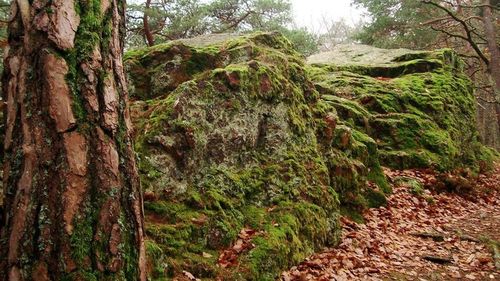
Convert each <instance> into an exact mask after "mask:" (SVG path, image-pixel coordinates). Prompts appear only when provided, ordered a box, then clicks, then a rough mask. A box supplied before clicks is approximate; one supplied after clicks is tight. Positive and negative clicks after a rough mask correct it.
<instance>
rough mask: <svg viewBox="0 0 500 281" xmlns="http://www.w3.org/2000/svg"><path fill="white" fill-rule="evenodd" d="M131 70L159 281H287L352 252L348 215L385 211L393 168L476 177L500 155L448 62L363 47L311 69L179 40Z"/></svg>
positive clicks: (260, 50)
mask: <svg viewBox="0 0 500 281" xmlns="http://www.w3.org/2000/svg"><path fill="white" fill-rule="evenodd" d="M365 58H366V59H365ZM125 63H126V65H127V69H128V73H129V78H130V79H129V80H130V84H131V94H132V97H133V99H134V102H133V104H132V114H133V119H134V120H133V121H134V125H135V130H136V132H135V134H136V151H137V152H138V155H139V168H140V173H141V178H142V183H143V188H144V190H145V198H146V202H145V210H146V232H147V236H148V241H147V247H148V254H149V264H150V268H149V269H150V276H151V278H152V279H153V280H155V279H157V280H163V279H162V278H165V277H166V276H174V275H176V274H182V272H183V271H187V272H190V273H191V274H193V275H195V276H196V277H198V278H208V279H211V278H217V277H219V278H221V279H224V280H274V278H275V277H276V276H277V274H278V273H279V272H280V271H281V270H283V269H285V268H287V267H289V266H291V265H293V264H297V263H298V262H300V261H302V260H303V259H304V258H305V257H307V256H308V255H309V254H311V253H313V252H314V251H316V250H319V249H321V248H322V247H325V246H333V245H335V244H337V243H338V242H339V232H340V224H339V217H340V215H341V214H345V215H349V216H351V217H355V218H356V217H357V218H359V213H360V212H361V211H362V210H363V209H364V208H367V207H377V206H380V205H383V204H384V203H385V200H386V199H385V194H387V193H389V192H390V190H389V185H388V184H387V181H386V179H385V177H384V175H383V172H382V168H381V165H380V162H381V163H383V164H384V165H387V166H391V167H396V168H409V167H435V168H437V169H440V170H451V169H455V168H458V167H470V168H473V169H477V167H478V166H479V163H484V164H487V163H489V162H488V161H491V158H488V157H493V156H492V155H493V154H492V152H490V151H489V150H487V149H485V148H484V147H483V146H482V145H480V144H479V142H478V139H477V132H476V130H475V128H474V124H475V122H474V116H475V115H474V99H473V95H472V87H471V85H470V82H469V80H468V79H467V78H466V77H465V76H464V75H463V73H462V72H461V62H460V60H459V59H458V58H457V56H456V55H455V54H454V53H453V52H452V51H449V50H442V51H436V52H413V51H408V50H397V51H393V50H391V51H383V50H376V49H369V50H367V49H366V47H354V46H351V47H349V48H348V49H346V48H345V47H343V49H342V48H341V49H338V50H336V51H334V52H333V53H330V54H322V55H318V56H314V57H311V58H310V59H309V63H310V64H307V63H306V62H305V60H304V59H303V58H301V56H300V55H299V54H298V53H296V52H294V51H292V48H291V46H290V43H289V42H288V41H287V40H286V39H285V38H284V37H282V36H281V35H279V34H271V33H258V34H253V35H247V36H239V37H238V36H231V35H217V36H210V37H203V38H200V39H194V40H181V41H174V42H171V43H169V44H166V45H158V46H154V47H152V48H148V49H143V50H138V51H132V52H129V53H128V54H127V55H126V61H125ZM221 253H222V254H221Z"/></svg>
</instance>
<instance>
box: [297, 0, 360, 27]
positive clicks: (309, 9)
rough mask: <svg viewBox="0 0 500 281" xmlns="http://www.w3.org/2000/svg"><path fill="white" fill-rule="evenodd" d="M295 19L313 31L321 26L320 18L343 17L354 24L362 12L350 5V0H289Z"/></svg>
mask: <svg viewBox="0 0 500 281" xmlns="http://www.w3.org/2000/svg"><path fill="white" fill-rule="evenodd" d="M290 2H291V3H292V5H293V12H294V16H295V21H296V23H297V24H298V25H299V26H307V27H308V28H310V29H313V31H317V29H319V28H320V26H321V21H322V18H325V19H327V20H340V19H342V18H344V19H345V20H347V22H348V23H351V24H354V23H356V22H358V21H359V20H362V18H363V16H362V14H363V12H362V11H360V10H359V9H356V7H353V6H351V0H290Z"/></svg>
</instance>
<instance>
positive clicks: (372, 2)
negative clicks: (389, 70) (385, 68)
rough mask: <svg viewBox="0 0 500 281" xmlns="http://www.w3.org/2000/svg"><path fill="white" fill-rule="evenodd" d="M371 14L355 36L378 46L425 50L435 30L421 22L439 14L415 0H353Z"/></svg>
mask: <svg viewBox="0 0 500 281" xmlns="http://www.w3.org/2000/svg"><path fill="white" fill-rule="evenodd" d="M353 3H354V4H356V5H358V6H360V7H362V8H365V9H366V10H367V11H368V14H369V15H370V16H371V19H372V20H371V21H370V22H368V23H367V24H366V25H365V26H364V28H363V30H361V31H360V32H359V33H358V34H357V35H356V36H355V37H356V39H358V40H360V41H361V42H362V43H364V44H368V45H373V46H377V47H381V48H410V49H425V48H426V47H428V46H430V45H431V44H432V43H434V42H435V39H436V38H437V35H438V34H439V33H438V32H437V31H433V30H432V29H430V28H429V27H428V26H426V25H421V23H423V22H426V21H429V20H432V19H436V18H438V17H440V16H442V14H441V13H440V11H438V10H436V9H433V8H432V7H430V6H428V5H425V4H422V3H421V1H417V0H354V1H353Z"/></svg>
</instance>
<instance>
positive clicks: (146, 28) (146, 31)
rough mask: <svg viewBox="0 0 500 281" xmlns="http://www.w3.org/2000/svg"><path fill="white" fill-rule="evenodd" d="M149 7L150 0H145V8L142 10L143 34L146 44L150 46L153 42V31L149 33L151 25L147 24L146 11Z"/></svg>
mask: <svg viewBox="0 0 500 281" xmlns="http://www.w3.org/2000/svg"><path fill="white" fill-rule="evenodd" d="M150 8H151V0H146V10H145V11H144V16H143V19H142V23H143V25H144V35H145V37H146V42H147V43H148V46H150V47H151V46H153V45H154V44H155V40H154V37H153V33H151V26H150V25H149V16H148V12H149V9H150Z"/></svg>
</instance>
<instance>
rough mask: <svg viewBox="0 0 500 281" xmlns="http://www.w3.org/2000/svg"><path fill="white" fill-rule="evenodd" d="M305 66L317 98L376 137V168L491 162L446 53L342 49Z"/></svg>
mask: <svg viewBox="0 0 500 281" xmlns="http://www.w3.org/2000/svg"><path fill="white" fill-rule="evenodd" d="M308 62H309V63H310V64H311V66H310V67H309V68H308V72H309V77H310V78H311V79H312V80H313V81H314V82H315V86H316V88H317V89H318V91H319V92H320V93H321V95H322V99H323V100H325V101H326V102H328V103H330V104H332V105H333V106H334V107H335V108H336V109H337V111H338V112H339V115H340V117H341V119H343V120H346V122H347V123H348V124H349V126H352V127H355V128H358V129H360V130H361V131H363V132H365V133H366V134H368V135H369V136H371V137H372V138H373V139H375V141H376V142H377V146H378V148H379V149H380V161H381V162H382V164H384V165H387V166H391V167H394V168H400V169H402V168H412V167H435V168H438V169H440V170H451V169H455V168H458V167H464V166H468V167H474V168H477V167H478V165H479V164H481V163H483V164H487V163H491V157H492V152H491V151H489V150H488V149H486V148H484V147H483V146H482V145H481V144H480V143H479V140H478V134H477V130H476V121H475V104H474V103H475V100H474V97H473V88H472V84H471V82H470V80H469V79H468V78H467V77H466V76H465V74H464V73H463V72H462V62H461V61H460V59H459V58H458V57H457V55H456V54H455V53H454V52H453V51H451V50H439V51H434V52H422V51H410V50H405V49H397V50H383V49H377V48H373V47H369V46H363V45H361V46H360V45H341V46H338V47H337V48H336V49H335V50H333V51H332V52H330V53H324V54H318V55H315V56H312V57H310V58H309V60H308Z"/></svg>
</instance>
